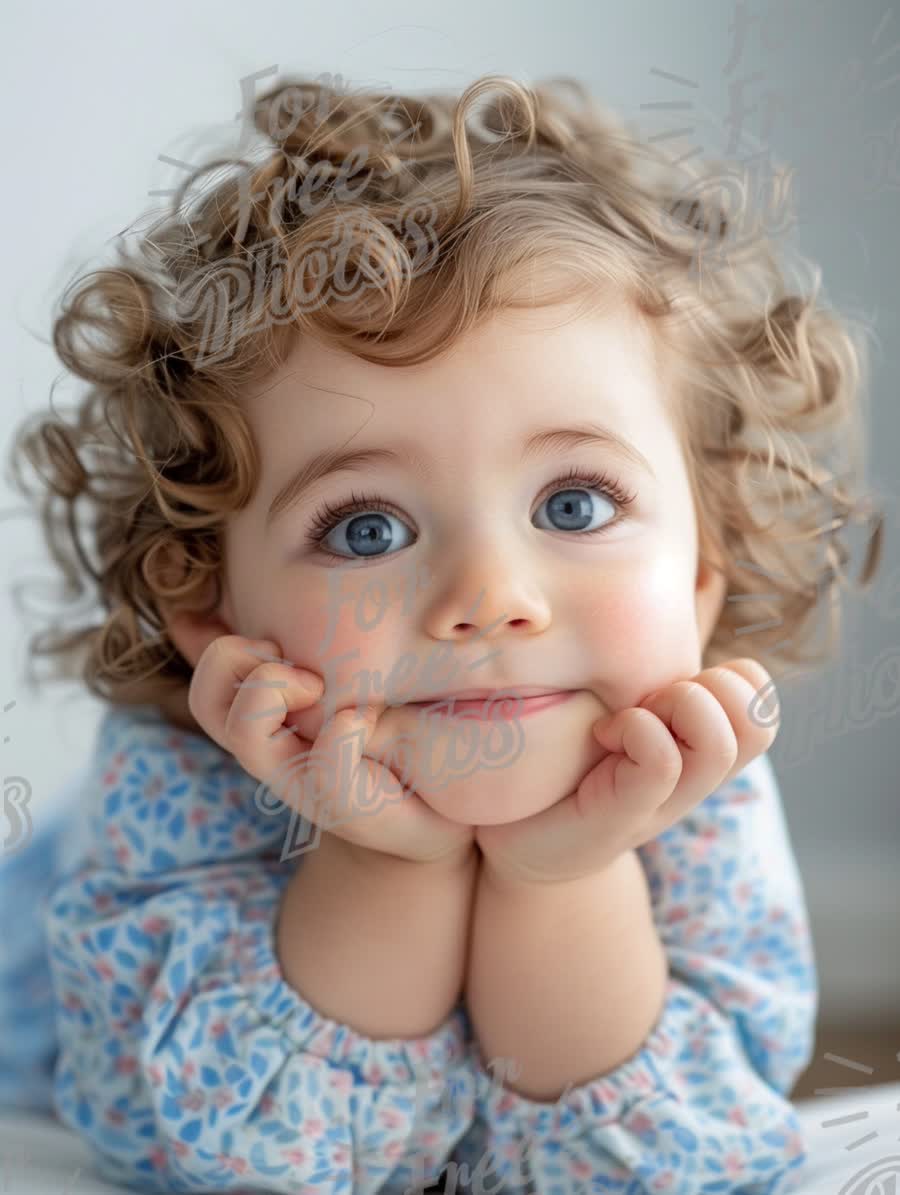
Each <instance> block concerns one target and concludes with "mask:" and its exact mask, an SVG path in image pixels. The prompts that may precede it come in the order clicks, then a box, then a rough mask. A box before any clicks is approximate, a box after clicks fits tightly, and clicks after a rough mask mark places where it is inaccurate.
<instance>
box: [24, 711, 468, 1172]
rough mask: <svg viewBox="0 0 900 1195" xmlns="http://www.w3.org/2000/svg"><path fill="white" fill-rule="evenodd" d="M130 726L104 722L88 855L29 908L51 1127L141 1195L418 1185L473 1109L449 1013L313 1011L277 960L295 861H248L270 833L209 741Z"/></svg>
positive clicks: (461, 1046) (463, 1022) (237, 775)
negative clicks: (436, 1020)
mask: <svg viewBox="0 0 900 1195" xmlns="http://www.w3.org/2000/svg"><path fill="white" fill-rule="evenodd" d="M123 727H124V729H123ZM128 727H129V723H128V722H127V720H125V719H123V718H122V716H121V715H120V714H119V713H118V712H117V713H115V714H113V715H109V716H108V717H107V720H106V722H105V723H104V726H103V729H102V731H101V736H100V738H101V750H100V751H99V752H98V759H97V767H96V769H95V774H94V778H95V780H96V782H97V783H99V784H102V785H103V788H104V791H103V799H102V804H101V807H100V809H99V811H98V812H97V814H96V815H95V817H96V821H95V829H96V835H95V839H94V843H95V845H94V849H93V850H92V852H91V854H90V857H89V858H88V859H87V860H86V861H85V862H84V864H83V865H82V866H81V867H80V868H79V869H78V870H77V871H75V872H74V873H73V874H71V875H68V876H67V877H66V878H65V879H64V880H63V881H62V882H61V883H59V884H58V885H57V886H56V887H55V888H54V889H53V891H52V892H51V894H50V897H49V899H48V901H47V904H46V908H45V924H46V931H47V937H48V943H49V958H50V967H51V972H52V977H53V984H54V988H55V993H56V1003H57V1019H58V1036H59V1042H60V1056H59V1060H58V1063H57V1066H56V1071H55V1076H54V1103H55V1108H56V1112H57V1114H58V1115H59V1117H60V1118H61V1119H62V1121H63V1122H64V1123H65V1124H67V1125H68V1126H69V1127H70V1128H72V1129H73V1130H75V1131H76V1132H77V1133H78V1134H79V1135H80V1136H81V1137H82V1139H84V1140H85V1141H86V1143H87V1145H88V1147H89V1148H90V1151H91V1154H92V1157H93V1160H94V1163H95V1166H96V1168H97V1169H98V1171H99V1172H100V1173H101V1174H102V1175H103V1177H105V1178H107V1179H109V1180H110V1181H112V1182H118V1183H120V1184H124V1185H126V1186H134V1187H137V1188H140V1189H142V1190H148V1191H165V1192H173V1191H250V1190H252V1191H253V1192H263V1191H272V1192H290V1193H291V1195H296V1192H298V1191H310V1192H313V1191H315V1192H317V1193H319V1195H332V1193H337V1192H347V1193H350V1195H357V1193H358V1195H376V1193H386V1195H387V1193H390V1195H399V1193H401V1192H404V1191H405V1190H406V1188H407V1187H410V1186H411V1185H412V1186H411V1189H414V1190H416V1191H421V1190H422V1189H423V1187H424V1186H425V1185H426V1183H427V1182H428V1181H429V1180H430V1179H431V1177H432V1176H433V1175H434V1173H435V1172H436V1171H437V1170H438V1169H439V1168H440V1167H441V1165H442V1164H443V1162H444V1161H445V1159H446V1158H447V1156H448V1155H449V1154H450V1151H451V1150H452V1147H453V1145H454V1143H455V1142H456V1140H457V1139H458V1138H459V1137H460V1136H462V1135H463V1133H464V1132H465V1131H466V1129H467V1128H468V1127H469V1124H470V1122H471V1119H472V1117H473V1115H474V1075H473V1074H472V1073H471V1063H470V1060H469V1057H468V1051H467V1049H466V1028H467V1018H466V1016H465V1012H464V1010H463V1009H462V1007H461V1006H459V1005H458V1006H457V1008H456V1009H454V1010H453V1011H452V1013H451V1014H450V1016H449V1017H448V1018H447V1020H446V1021H445V1022H444V1023H443V1024H442V1025H441V1026H439V1027H438V1029H437V1030H436V1031H435V1032H433V1033H432V1034H430V1035H428V1036H424V1037H420V1038H410V1039H390V1040H388V1039H383V1040H374V1041H373V1040H369V1039H366V1038H364V1037H362V1036H361V1035H360V1034H358V1033H356V1032H355V1031H354V1030H353V1029H352V1028H350V1027H349V1026H347V1025H344V1024H339V1023H336V1022H334V1021H331V1020H329V1019H327V1018H326V1017H324V1016H322V1015H320V1014H319V1013H318V1012H317V1011H316V1010H315V1009H314V1008H313V1007H311V1006H310V1005H309V1004H308V1003H307V1002H306V1001H305V1000H304V999H303V998H302V996H301V995H300V994H299V993H298V992H297V991H295V990H294V989H293V988H292V987H290V985H289V984H288V983H287V982H286V981H285V979H284V977H283V975H282V972H281V970H280V967H279V964H278V960H277V957H276V954H275V947H274V941H275V939H274V931H275V923H276V919H277V911H278V908H279V903H280V897H281V893H282V891H283V889H284V886H285V884H286V883H287V881H288V879H289V871H290V869H291V868H292V867H293V866H296V865H298V864H297V863H296V860H295V861H293V862H291V863H290V864H289V866H288V867H286V866H285V864H284V863H283V862H281V861H278V860H272V859H266V858H259V857H253V854H254V851H258V849H259V847H260V844H261V842H262V841H263V839H266V840H270V841H271V842H277V841H278V840H280V839H282V838H283V835H284V830H285V825H284V822H283V820H281V821H279V818H278V817H277V816H276V817H273V815H272V811H271V810H269V811H268V812H267V813H265V814H263V813H261V812H260V809H258V808H257V807H256V805H255V804H254V800H253V794H254V790H255V789H256V788H257V785H256V781H254V780H252V778H250V777H249V776H248V775H247V774H246V773H245V772H243V770H242V769H239V768H236V767H235V766H234V764H235V761H233V760H230V757H227V756H226V755H225V753H224V752H219V751H218V748H215V747H214V745H213V744H210V743H209V742H208V740H204V741H202V742H201V739H200V737H199V736H194V735H190V734H185V733H182V732H176V733H175V734H174V735H173V732H172V731H171V728H169V729H168V730H164V729H163V728H162V727H160V728H158V729H156V728H154V727H153V725H152V724H151V723H149V722H147V723H144V724H143V726H142V727H141V728H140V734H139V735H136V734H135V733H133V730H134V728H133V727H132V728H131V730H129V729H128ZM161 736H162V737H161ZM163 740H164V741H163ZM211 749H212V750H215V752H216V753H217V758H216V759H214V760H213V761H212V762H211V761H210V756H209V752H210V750H211ZM226 761H227V762H226ZM282 813H284V810H282ZM248 854H249V855H250V856H251V857H247V856H248ZM213 857H215V858H216V860H217V861H216V862H212V861H211V859H212V858H213ZM299 865H300V866H302V861H301V862H300V864H299ZM448 1086H449V1087H451V1088H452V1089H453V1091H454V1096H455V1098H454V1099H452V1100H448V1099H447V1098H446V1089H447V1088H448Z"/></svg>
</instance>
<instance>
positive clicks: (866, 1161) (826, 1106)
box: [0, 1083, 900, 1195]
mask: <svg viewBox="0 0 900 1195" xmlns="http://www.w3.org/2000/svg"><path fill="white" fill-rule="evenodd" d="M796 1107H797V1111H798V1113H799V1115H800V1120H801V1123H802V1125H803V1131H804V1134H805V1136H806V1139H807V1143H808V1147H809V1153H810V1160H809V1163H808V1166H807V1170H806V1173H805V1175H804V1182H803V1185H802V1186H799V1187H797V1188H796V1192H795V1193H792V1195H876V1193H877V1195H882V1193H883V1192H888V1191H894V1190H895V1189H900V1143H898V1127H900V1117H898V1108H900V1083H885V1084H880V1085H878V1086H875V1087H868V1088H862V1089H858V1090H855V1091H854V1090H851V1091H848V1092H846V1093H844V1094H840V1095H831V1096H822V1097H819V1098H817V1099H814V1100H806V1101H804V1102H802V1103H798V1104H797V1105H796ZM854 1180H856V1181H854ZM128 1190H129V1188H126V1187H122V1188H119V1187H111V1186H110V1185H109V1184H108V1183H105V1182H102V1181H101V1180H99V1179H97V1178H95V1177H93V1175H92V1173H91V1165H90V1161H89V1154H88V1150H87V1147H86V1146H85V1145H84V1143H83V1142H82V1141H80V1140H79V1138H78V1137H77V1136H76V1135H75V1134H74V1133H72V1132H70V1131H69V1130H68V1129H66V1128H64V1127H63V1126H62V1125H60V1124H58V1123H57V1122H56V1121H53V1120H49V1119H47V1118H45V1117H40V1116H34V1115H26V1114H15V1115H11V1114H7V1115H4V1116H0V1192H2V1193H3V1195H24V1193H25V1192H27V1195H117V1193H118V1195H121V1193H122V1192H127V1191H128Z"/></svg>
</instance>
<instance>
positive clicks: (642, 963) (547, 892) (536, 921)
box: [466, 851, 667, 1100]
mask: <svg viewBox="0 0 900 1195" xmlns="http://www.w3.org/2000/svg"><path fill="white" fill-rule="evenodd" d="M475 908H476V912H475V919H474V924H473V932H472V956H471V964H470V970H469V978H468V982H467V986H466V1002H467V1005H468V1008H469V1013H470V1016H471V1018H472V1023H473V1026H474V1028H475V1032H476V1035H477V1037H478V1041H479V1044H480V1047H481V1051H482V1055H483V1056H484V1058H485V1059H489V1058H496V1057H501V1058H512V1059H514V1061H515V1066H516V1067H517V1068H518V1071H517V1073H516V1075H515V1081H514V1082H512V1083H510V1084H509V1086H510V1087H511V1089H513V1090H515V1091H518V1092H519V1093H520V1094H523V1095H526V1096H528V1097H529V1098H531V1099H533V1100H555V1099H557V1098H558V1097H559V1096H560V1094H561V1093H562V1091H563V1089H564V1087H565V1086H566V1085H567V1084H569V1085H576V1084H581V1083H585V1082H587V1081H588V1080H589V1079H591V1078H593V1077H595V1076H597V1075H603V1074H606V1073H607V1072H608V1071H611V1070H613V1069H614V1068H615V1067H616V1066H618V1065H619V1064H620V1063H622V1062H624V1061H625V1059H626V1058H629V1057H630V1056H631V1055H632V1054H634V1053H635V1051H636V1050H637V1049H638V1048H639V1047H640V1046H641V1045H642V1044H643V1042H644V1040H645V1039H646V1038H647V1036H648V1034H649V1032H650V1030H651V1029H652V1028H653V1026H654V1024H655V1023H656V1021H657V1020H658V1018H659V1015H660V1013H661V1011H662V1006H663V1003H664V1000H665V991H666V978H667V963H666V956H665V953H664V952H663V948H662V946H661V944H660V941H659V937H658V935H657V932H656V928H655V926H654V924H653V918H652V916H651V909H650V894H649V890H648V887H647V881H646V878H645V876H644V873H643V871H642V869H641V865H640V862H639V860H638V857H637V855H636V854H635V852H634V851H628V852H626V853H624V854H622V855H620V856H619V858H618V859H617V860H616V861H615V862H614V863H613V864H611V865H610V866H609V867H608V868H607V869H605V870H604V871H602V872H599V873H598V874H596V875H591V876H585V877H583V878H581V879H578V880H573V881H571V882H570V883H566V884H526V883H523V882H521V881H517V880H507V879H504V878H503V877H502V876H501V875H499V874H498V873H497V872H496V871H495V869H494V868H492V867H491V866H490V864H489V863H486V864H485V866H484V867H483V868H482V871H481V877H480V879H479V884H478V891H477V898H476V906H475ZM511 992H515V993H516V998H515V1000H514V1001H510V993H511Z"/></svg>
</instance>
